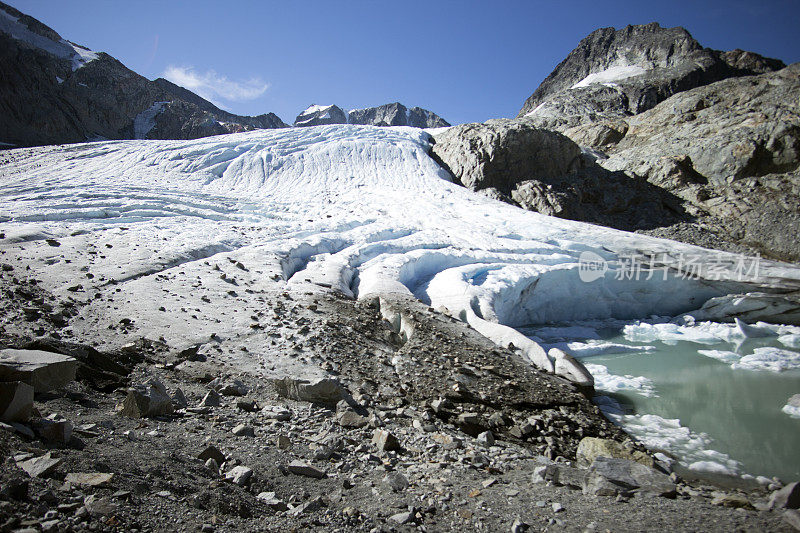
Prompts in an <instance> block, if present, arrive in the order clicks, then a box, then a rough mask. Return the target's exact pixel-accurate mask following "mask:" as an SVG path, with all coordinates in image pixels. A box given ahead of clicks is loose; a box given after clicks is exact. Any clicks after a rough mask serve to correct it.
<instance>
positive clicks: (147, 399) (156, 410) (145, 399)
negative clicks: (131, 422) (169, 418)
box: [120, 378, 175, 418]
mask: <svg viewBox="0 0 800 533" xmlns="http://www.w3.org/2000/svg"><path fill="white" fill-rule="evenodd" d="M174 410H175V408H174V406H173V405H172V398H171V397H170V395H169V393H167V389H166V387H164V385H163V384H162V383H161V382H160V381H158V380H157V379H155V378H151V379H150V380H149V381H148V382H147V383H145V384H141V385H136V386H135V387H132V388H130V389H128V396H127V397H126V398H125V401H124V402H123V403H122V409H121V410H120V414H121V415H123V416H129V417H131V418H145V417H154V416H163V415H168V414H172V413H173V412H174Z"/></svg>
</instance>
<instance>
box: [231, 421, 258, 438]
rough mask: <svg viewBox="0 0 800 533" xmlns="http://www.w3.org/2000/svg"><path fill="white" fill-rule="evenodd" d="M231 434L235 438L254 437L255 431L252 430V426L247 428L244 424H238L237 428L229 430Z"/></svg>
mask: <svg viewBox="0 0 800 533" xmlns="http://www.w3.org/2000/svg"><path fill="white" fill-rule="evenodd" d="M231 433H233V434H234V435H236V436H237V437H255V436H256V430H255V429H253V426H248V425H246V424H239V425H238V426H236V427H234V428H233V429H232V430H231Z"/></svg>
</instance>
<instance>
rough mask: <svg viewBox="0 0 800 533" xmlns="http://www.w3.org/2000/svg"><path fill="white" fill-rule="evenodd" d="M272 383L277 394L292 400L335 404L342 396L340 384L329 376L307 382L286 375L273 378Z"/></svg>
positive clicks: (342, 390)
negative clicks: (280, 377) (281, 377)
mask: <svg viewBox="0 0 800 533" xmlns="http://www.w3.org/2000/svg"><path fill="white" fill-rule="evenodd" d="M273 383H274V385H275V390H276V391H277V392H278V395H279V396H283V397H284V398H289V399H292V400H299V401H304V402H311V403H320V404H326V405H336V403H337V402H338V401H339V400H341V399H342V397H343V396H344V389H343V388H342V386H341V384H339V382H338V381H336V380H335V379H331V378H320V379H317V380H315V381H311V382H309V381H306V380H302V379H295V378H290V377H287V378H283V379H276V380H273Z"/></svg>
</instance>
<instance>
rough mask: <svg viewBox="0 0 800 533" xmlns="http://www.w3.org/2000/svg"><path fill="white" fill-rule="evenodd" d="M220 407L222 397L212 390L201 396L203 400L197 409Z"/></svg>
mask: <svg viewBox="0 0 800 533" xmlns="http://www.w3.org/2000/svg"><path fill="white" fill-rule="evenodd" d="M221 405H222V396H220V394H219V393H218V392H217V391H215V390H214V389H211V390H210V391H208V392H207V393H206V395H205V396H203V399H202V400H200V405H199V407H219V406H221Z"/></svg>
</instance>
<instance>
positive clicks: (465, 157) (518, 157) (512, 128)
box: [431, 119, 582, 195]
mask: <svg viewBox="0 0 800 533" xmlns="http://www.w3.org/2000/svg"><path fill="white" fill-rule="evenodd" d="M435 140H436V144H435V145H434V146H433V148H432V150H431V155H432V156H433V157H434V158H435V159H436V160H437V161H439V162H440V163H441V164H442V166H444V168H446V169H447V170H448V171H449V172H450V173H451V174H452V175H453V176H454V177H455V178H456V179H457V180H458V181H459V182H460V183H461V184H462V185H464V186H465V187H467V188H469V189H472V190H480V189H486V188H490V187H491V188H494V189H496V190H498V191H500V192H501V193H503V194H506V195H510V194H511V191H512V190H513V189H514V188H515V187H516V185H517V184H519V183H521V182H523V181H526V180H532V179H537V180H547V179H550V178H557V177H560V176H563V175H566V174H569V173H570V172H571V171H572V170H575V169H577V168H579V167H580V166H581V164H582V162H581V157H580V155H581V151H580V148H579V147H578V145H576V144H575V143H574V142H572V141H570V140H569V139H567V138H566V137H564V136H563V135H561V134H558V133H554V132H551V131H546V130H543V129H539V128H537V127H536V126H535V125H534V124H533V123H531V122H529V121H525V120H507V119H498V120H490V121H488V122H486V123H484V124H461V125H459V126H454V127H452V128H449V129H448V130H446V131H444V132H442V133H440V134H438V135H436V136H435Z"/></svg>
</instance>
